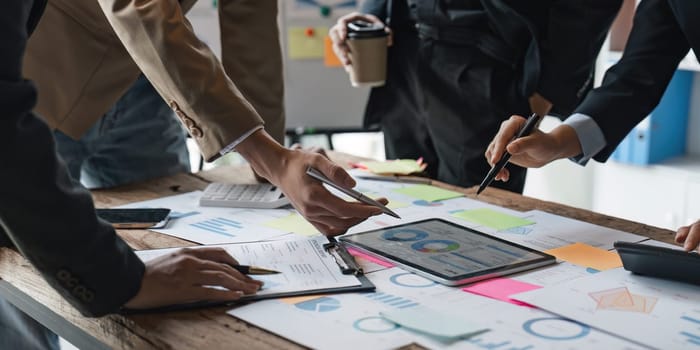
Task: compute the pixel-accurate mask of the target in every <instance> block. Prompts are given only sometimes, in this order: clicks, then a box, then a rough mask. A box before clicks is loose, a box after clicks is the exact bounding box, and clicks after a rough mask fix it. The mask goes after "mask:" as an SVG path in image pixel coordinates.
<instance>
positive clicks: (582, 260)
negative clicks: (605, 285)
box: [545, 243, 622, 271]
mask: <svg viewBox="0 0 700 350" xmlns="http://www.w3.org/2000/svg"><path fill="white" fill-rule="evenodd" d="M545 253H547V254H550V255H554V256H556V257H557V259H561V260H564V261H568V262H570V263H572V264H574V265H578V266H583V267H592V268H594V269H596V270H599V271H604V270H610V269H614V268H617V267H621V266H622V260H620V256H619V255H618V254H617V253H616V252H611V251H607V250H603V249H600V248H596V247H592V246H590V245H588V244H584V243H574V244H570V245H567V246H563V247H559V248H554V249H550V250H547V251H545Z"/></svg>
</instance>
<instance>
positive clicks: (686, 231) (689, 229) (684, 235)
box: [676, 220, 700, 252]
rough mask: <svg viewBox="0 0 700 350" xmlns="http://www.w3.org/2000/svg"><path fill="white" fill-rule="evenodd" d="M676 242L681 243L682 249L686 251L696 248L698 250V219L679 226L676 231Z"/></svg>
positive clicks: (699, 223)
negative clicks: (692, 222) (689, 223)
mask: <svg viewBox="0 0 700 350" xmlns="http://www.w3.org/2000/svg"><path fill="white" fill-rule="evenodd" d="M676 242H677V243H682V244H683V249H685V250H686V251H688V252H689V251H691V250H693V249H696V248H697V250H698V252H700V246H699V245H700V220H698V221H696V222H695V223H694V224H692V225H688V226H683V227H681V228H679V229H678V232H676Z"/></svg>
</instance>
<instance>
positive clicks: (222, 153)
mask: <svg viewBox="0 0 700 350" xmlns="http://www.w3.org/2000/svg"><path fill="white" fill-rule="evenodd" d="M262 128H263V126H262V125H258V126H256V127H254V128H252V129H250V130H248V132H246V133H245V134H243V135H241V137H239V138H237V139H236V140H235V141H233V142H231V143H230V144H229V145H228V146H226V147H224V148H223V149H222V150H221V151H219V154H221V155H222V156H223V155H225V154H226V153H229V152H231V151H233V149H234V148H236V146H238V145H239V144H240V143H241V142H243V140H245V139H247V138H248V136H250V135H253V133H254V132H256V131H258V130H260V129H262Z"/></svg>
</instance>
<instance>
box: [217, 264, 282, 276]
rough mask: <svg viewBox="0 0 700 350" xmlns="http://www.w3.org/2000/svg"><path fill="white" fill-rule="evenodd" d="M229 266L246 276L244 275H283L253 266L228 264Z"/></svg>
mask: <svg viewBox="0 0 700 350" xmlns="http://www.w3.org/2000/svg"><path fill="white" fill-rule="evenodd" d="M227 265H228V266H231V267H233V268H234V269H236V270H238V272H240V273H242V274H244V275H274V274H278V273H281V272H279V271H275V270H270V269H266V268H262V267H258V266H252V265H231V264H227Z"/></svg>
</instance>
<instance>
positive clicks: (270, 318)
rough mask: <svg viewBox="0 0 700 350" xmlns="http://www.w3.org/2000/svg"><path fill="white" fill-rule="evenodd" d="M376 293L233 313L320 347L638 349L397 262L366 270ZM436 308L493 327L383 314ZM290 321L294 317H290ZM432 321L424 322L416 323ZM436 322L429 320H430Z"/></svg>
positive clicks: (270, 303) (277, 302)
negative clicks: (450, 333) (435, 325)
mask: <svg viewBox="0 0 700 350" xmlns="http://www.w3.org/2000/svg"><path fill="white" fill-rule="evenodd" d="M367 277H368V278H369V279H370V281H371V282H372V283H373V284H374V285H375V286H376V287H377V290H376V291H375V292H374V293H346V294H338V295H325V296H316V297H313V298H303V299H296V298H295V299H292V298H285V299H274V300H265V301H260V302H256V303H253V304H250V305H243V306H239V307H236V308H234V309H232V310H231V311H229V312H228V313H229V314H231V315H233V316H235V317H237V318H240V319H242V320H244V321H246V322H249V323H252V324H255V325H257V326H259V327H261V328H264V329H267V330H268V331H271V332H273V333H275V334H279V335H280V336H283V337H285V338H289V339H291V340H292V341H294V342H297V343H299V344H302V345H304V346H307V347H310V348H314V349H333V350H343V349H348V350H356V349H396V348H398V347H402V346H405V345H408V344H411V343H416V344H419V345H421V346H423V347H426V348H428V349H474V350H479V349H480V350H483V349H495V350H508V349H527V350H532V349H561V348H565V349H593V348H595V349H606V350H608V349H625V350H630V349H637V348H639V347H636V346H634V345H633V344H630V343H629V342H627V341H625V340H622V339H620V338H616V337H612V336H610V335H607V334H604V333H602V332H599V331H597V330H595V329H592V328H590V327H588V326H586V325H582V324H579V323H576V322H572V321H567V320H564V319H562V318H560V317H557V316H555V315H552V314H550V313H547V312H544V311H540V310H537V309H533V308H526V307H521V306H516V305H512V304H508V303H504V302H501V301H498V300H493V299H490V298H484V297H481V296H477V295H472V294H469V293H465V292H462V291H461V290H460V289H458V288H451V287H446V286H443V285H440V284H437V283H434V282H432V281H429V280H427V279H425V278H423V277H420V276H417V275H415V274H412V273H409V272H406V271H404V270H401V269H399V268H391V269H386V270H381V271H377V272H373V273H370V274H368V275H367ZM423 308H427V309H429V310H430V314H431V315H430V316H431V319H433V318H434V317H436V316H435V315H437V314H443V315H448V317H450V318H452V317H455V316H456V317H459V319H460V320H461V322H464V323H469V324H472V325H474V327H475V328H480V329H489V331H488V332H485V333H480V334H476V335H471V336H467V337H465V338H464V339H450V338H445V337H439V336H431V335H430V334H428V333H429V332H426V331H425V329H424V330H421V331H415V330H412V329H408V328H406V327H404V326H400V325H398V324H396V323H394V322H390V321H387V320H386V319H384V318H383V317H382V316H381V314H380V313H389V314H391V313H393V312H395V311H401V310H413V309H415V310H419V309H420V310H425V309H423ZM289 320H294V322H290V321H289ZM416 326H417V327H418V328H424V327H426V326H425V324H424V323H423V322H421V323H419V324H417V325H416ZM427 327H429V325H428V326H427Z"/></svg>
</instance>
